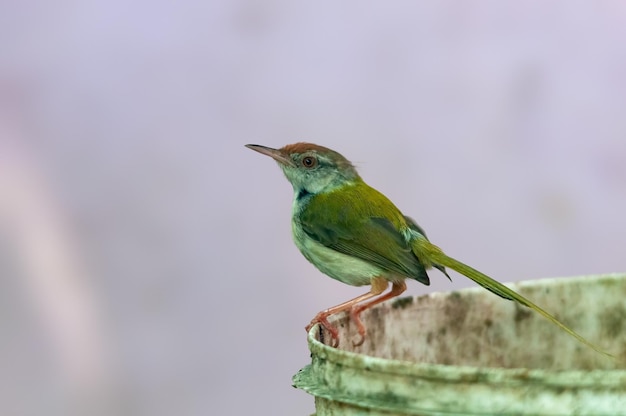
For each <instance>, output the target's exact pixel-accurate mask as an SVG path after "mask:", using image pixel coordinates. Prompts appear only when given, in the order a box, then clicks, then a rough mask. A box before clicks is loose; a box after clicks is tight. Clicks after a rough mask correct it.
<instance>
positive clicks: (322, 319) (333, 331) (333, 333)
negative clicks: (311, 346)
mask: <svg viewBox="0 0 626 416" xmlns="http://www.w3.org/2000/svg"><path fill="white" fill-rule="evenodd" d="M329 316H330V315H329V314H328V313H325V312H320V313H318V314H317V315H315V318H313V320H312V321H311V323H309V324H308V325H307V326H306V327H305V328H304V329H305V330H306V332H307V333H308V332H309V331H310V330H311V328H313V326H314V325H315V324H320V325H321V326H322V327H324V328H326V330H327V331H328V332H329V333H330V337H331V339H332V345H331V346H332V347H333V348H337V347H338V346H339V330H338V329H337V328H335V326H334V325H332V324H331V323H330V322H328V317H329Z"/></svg>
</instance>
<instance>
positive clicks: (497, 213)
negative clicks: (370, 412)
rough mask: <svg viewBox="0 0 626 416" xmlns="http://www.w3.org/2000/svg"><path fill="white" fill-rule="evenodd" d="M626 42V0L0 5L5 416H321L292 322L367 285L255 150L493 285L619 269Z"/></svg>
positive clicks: (457, 281) (625, 200) (623, 229)
mask: <svg viewBox="0 0 626 416" xmlns="http://www.w3.org/2000/svg"><path fill="white" fill-rule="evenodd" d="M624 39H626V6H625V5H624V3H623V2H620V1H594V2H568V1H554V2H549V3H546V2H527V1H510V2H506V3H503V2H499V1H487V2H453V1H437V2H408V1H406V2H391V3H390V2H361V1H346V2H339V3H337V2H330V1H321V2H320V1H316V2H292V1H269V2H256V1H230V2H227V1H192V0H189V1H180V2H161V1H157V2H155V1H131V2H127V1H118V0H108V1H98V0H96V1H89V2H79V1H62V0H60V1H55V2H44V1H37V0H33V1H22V2H17V1H5V2H1V3H0V413H1V414H6V415H9V414H10V415H85V414H90V415H93V414H106V415H113V414H116V415H117V414H119V415H172V414H176V415H206V414H211V415H231V414H232V415H239V414H262V415H308V414H310V413H312V412H313V411H314V405H313V399H312V398H311V397H309V396H307V395H306V394H305V393H303V392H301V391H299V390H295V389H293V388H292V387H291V376H292V375H293V374H295V373H296V372H297V371H298V370H299V369H300V368H301V367H303V366H304V365H306V364H307V363H308V362H309V354H308V349H307V345H306V336H305V335H306V334H305V332H304V326H305V325H306V324H307V323H308V322H309V321H310V319H311V318H312V317H313V316H314V315H315V313H317V312H318V311H319V310H321V309H324V308H326V307H328V306H332V305H335V304H337V303H339V302H342V301H344V300H347V299H349V298H352V297H354V296H356V295H359V294H361V293H364V292H365V291H367V290H368V289H366V288H353V287H348V286H344V285H342V284H341V283H338V282H335V281H333V280H332V279H330V278H328V277H325V276H323V275H321V274H320V273H319V272H318V271H317V270H316V269H315V268H314V267H313V266H311V265H310V264H308V263H307V262H306V260H305V259H304V258H303V257H302V256H301V255H300V254H299V252H298V251H297V249H296V248H295V246H294V245H293V244H292V242H291V234H290V218H289V217H290V210H291V198H292V194H291V193H292V191H291V187H290V185H289V184H288V183H287V181H286V180H285V179H284V178H283V177H282V174H281V172H280V170H279V169H278V168H277V167H276V166H275V163H273V162H272V161H271V160H270V159H269V158H264V157H262V156H261V155H259V154H256V153H254V152H251V151H250V150H248V149H245V148H244V147H243V145H244V144H246V143H255V144H263V145H267V146H272V147H280V146H282V145H284V144H287V143H292V142H295V141H302V140H303V141H312V142H316V143H318V144H322V145H326V146H328V147H331V148H333V149H335V150H338V151H339V152H341V153H343V154H344V155H345V156H346V157H347V158H348V159H350V160H352V161H353V162H355V164H356V165H357V166H358V167H359V169H360V172H361V174H362V176H363V177H364V179H365V180H366V181H367V182H368V183H369V184H370V185H372V186H374V187H376V188H378V189H380V190H381V191H383V192H384V193H385V194H386V195H387V196H389V197H390V199H392V200H393V201H394V202H395V203H396V204H397V205H398V206H399V207H400V208H401V209H402V210H403V211H404V212H405V213H406V214H408V215H410V216H412V217H414V218H416V219H417V220H418V222H419V223H420V224H421V225H422V226H423V227H424V228H425V229H426V230H427V232H428V234H429V237H430V238H431V240H432V241H433V242H435V243H436V244H438V245H440V246H441V247H443V248H444V249H445V250H446V251H447V252H448V253H449V254H450V255H452V256H454V257H457V258H459V259H460V260H462V261H465V262H467V263H469V264H470V265H473V266H474V267H476V268H479V269H480V270H483V271H484V272H486V273H488V274H490V275H492V276H493V277H495V278H497V279H499V280H502V281H517V280H524V279H537V278H542V277H555V276H571V275H582V274H591V273H605V272H613V271H625V270H626V258H625V257H624V249H623V247H624V244H625V243H626V222H625V221H624V219H623V216H624V213H625V212H626V43H625V42H624ZM431 277H432V278H433V284H432V285H431V286H430V287H424V286H421V285H419V284H418V283H417V282H413V284H411V283H409V290H408V292H407V293H408V294H421V293H428V292H431V291H449V290H454V289H458V288H461V287H468V286H471V283H470V282H469V281H468V280H467V279H465V278H463V277H461V276H459V275H456V274H454V275H452V277H453V280H454V282H453V283H450V282H449V281H447V280H446V279H445V278H443V277H442V276H441V275H439V274H437V273H432V274H431Z"/></svg>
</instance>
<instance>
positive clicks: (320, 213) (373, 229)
mask: <svg viewBox="0 0 626 416" xmlns="http://www.w3.org/2000/svg"><path fill="white" fill-rule="evenodd" d="M299 221H300V223H301V224H302V228H303V230H304V232H305V233H306V234H307V235H308V236H309V237H311V238H312V239H313V240H315V241H317V242H318V243H320V244H323V245H324V246H326V247H328V248H331V249H333V250H336V251H338V252H340V253H343V254H348V255H351V256H354V257H358V258H360V259H363V260H365V261H368V262H370V263H372V264H375V265H376V266H378V267H381V268H382V269H384V270H386V271H389V272H393V273H397V274H399V275H402V276H406V277H409V278H413V279H416V280H418V281H419V282H421V283H423V284H425V285H428V284H430V280H429V278H428V275H427V274H426V269H425V268H424V266H423V265H422V264H421V263H420V261H419V260H418V258H417V257H416V256H415V254H414V253H413V251H412V249H411V247H410V246H409V245H408V244H407V242H406V240H405V238H404V236H403V235H402V234H401V233H400V231H398V230H399V229H401V227H405V228H406V227H407V224H406V221H405V219H404V217H403V216H402V213H400V211H399V210H398V208H396V206H395V205H393V203H392V202H391V201H389V199H387V198H386V197H385V196H384V195H382V194H381V193H379V192H378V191H376V190H375V189H373V188H371V187H369V186H368V185H366V184H365V183H360V184H356V185H353V186H348V187H344V188H342V189H341V191H336V192H330V193H327V194H318V195H315V196H313V197H312V198H311V199H310V201H309V203H308V204H307V205H306V206H305V207H304V209H303V210H302V211H301V212H300V215H299Z"/></svg>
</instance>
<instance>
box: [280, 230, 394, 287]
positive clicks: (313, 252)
mask: <svg viewBox="0 0 626 416" xmlns="http://www.w3.org/2000/svg"><path fill="white" fill-rule="evenodd" d="M291 225H292V227H291V230H292V234H293V241H294V243H295V244H296V246H297V247H298V249H299V250H300V252H301V253H302V255H303V256H304V257H305V258H306V259H307V260H308V261H310V262H311V263H312V264H313V265H314V266H315V267H317V268H318V269H319V271H321V272H322V273H324V274H326V275H328V276H330V277H332V278H333V279H336V280H339V281H340V282H343V283H346V284H348V285H352V286H365V285H369V284H370V283H371V280H372V278H373V277H376V276H382V275H384V274H386V273H385V272H384V271H383V270H382V269H381V268H380V267H378V266H376V265H374V264H372V263H369V262H367V261H365V260H361V259H359V258H357V257H353V256H350V255H347V254H343V253H340V252H338V251H336V250H333V249H331V248H328V247H326V246H324V245H323V244H320V243H318V242H317V241H315V240H314V239H312V238H311V237H309V236H308V235H307V234H306V233H305V232H304V230H303V229H302V226H301V225H300V223H299V222H298V220H297V218H294V219H293V221H292V223H291Z"/></svg>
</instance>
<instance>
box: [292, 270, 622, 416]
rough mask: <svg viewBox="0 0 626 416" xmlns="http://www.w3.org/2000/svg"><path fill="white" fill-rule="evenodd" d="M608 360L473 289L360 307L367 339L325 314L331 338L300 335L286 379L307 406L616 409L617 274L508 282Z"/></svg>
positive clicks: (417, 411)
mask: <svg viewBox="0 0 626 416" xmlns="http://www.w3.org/2000/svg"><path fill="white" fill-rule="evenodd" d="M511 287H513V288H515V289H516V290H519V292H520V293H522V294H524V295H526V296H527V297H528V298H530V299H531V300H533V301H534V302H535V303H537V304H538V305H540V306H542V307H544V308H545V309H546V310H548V311H550V312H551V313H553V314H554V315H555V316H556V317H557V318H559V319H560V320H561V321H562V322H564V323H565V324H566V325H568V326H570V327H571V328H573V329H575V330H576V331H577V332H579V333H580V334H581V335H583V336H584V337H586V338H587V339H589V340H591V341H592V342H594V343H596V344H598V345H600V346H602V347H603V348H605V349H606V350H608V351H609V352H611V353H612V354H614V355H616V356H617V357H618V359H617V360H612V359H610V358H607V357H605V356H603V355H601V354H599V353H597V352H595V351H593V350H592V349H590V348H589V347H587V346H585V345H583V344H581V343H579V342H578V341H576V340H575V339H573V338H571V337H570V336H569V335H567V334H566V333H564V332H563V331H561V330H560V329H558V328H557V327H555V326H553V325H552V324H550V323H549V322H548V321H547V320H545V319H544V318H543V317H541V316H540V315H538V314H536V313H534V312H532V311H531V310H529V309H528V308H525V307H520V306H518V305H516V304H515V303H513V302H510V301H507V300H504V299H501V298H499V297H497V296H495V295H493V294H492V293H490V292H487V291H486V290H484V289H482V288H472V289H467V290H461V291H458V292H452V293H446V294H441V293H435V294H432V295H428V296H420V297H415V298H413V297H408V298H402V299H398V300H396V301H395V302H391V303H387V304H383V305H381V306H380V307H376V308H373V309H372V310H370V311H366V312H364V313H363V315H362V318H363V322H364V323H365V325H366V327H367V328H368V338H367V339H366V341H365V343H364V344H363V345H362V346H360V347H354V346H353V345H352V340H356V339H358V338H357V336H356V332H355V328H354V325H351V324H350V321H349V320H348V319H347V317H345V316H341V317H339V319H335V320H334V323H335V324H336V325H337V326H338V328H339V330H340V331H339V334H340V337H341V338H340V340H341V342H340V345H339V347H338V348H332V347H330V346H328V345H325V344H324V342H321V341H320V339H321V340H326V342H328V343H330V341H329V340H328V338H329V337H328V333H326V332H325V331H322V332H321V333H320V329H319V327H318V326H316V327H314V328H312V329H311V331H310V332H309V338H308V341H309V348H310V350H311V353H312V355H311V357H312V363H311V364H310V365H308V366H307V367H305V368H304V369H302V370H301V371H300V372H299V373H298V374H296V375H295V376H294V378H293V382H294V386H295V387H298V388H301V389H303V390H305V391H307V392H309V393H310V394H312V395H313V396H315V405H316V415H317V416H326V415H342V416H352V415H368V416H375V415H376V416H377V415H381V416H382V415H385V416H390V415H607V416H609V415H610V416H615V415H626V364H625V361H626V275H625V274H611V275H602V276H584V277H575V278H562V279H546V280H534V281H528V282H522V283H518V284H513V285H511Z"/></svg>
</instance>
